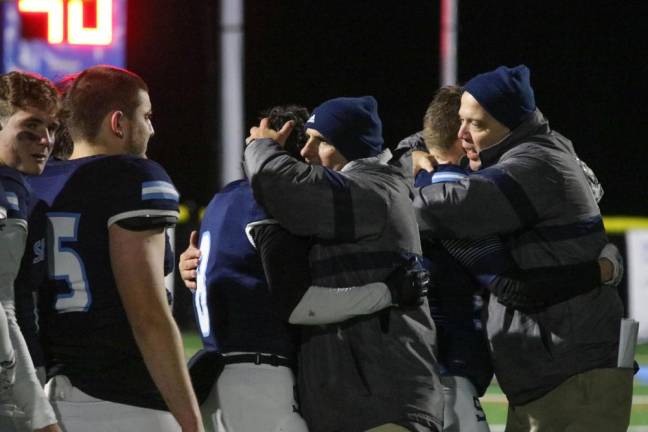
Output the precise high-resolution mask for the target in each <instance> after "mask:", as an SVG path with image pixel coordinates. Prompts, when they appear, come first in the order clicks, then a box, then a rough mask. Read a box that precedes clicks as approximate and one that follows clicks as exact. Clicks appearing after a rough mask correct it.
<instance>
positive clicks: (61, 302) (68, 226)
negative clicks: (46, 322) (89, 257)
mask: <svg viewBox="0 0 648 432" xmlns="http://www.w3.org/2000/svg"><path fill="white" fill-rule="evenodd" d="M80 218H81V215H80V214H79V213H47V220H48V242H47V245H48V250H47V253H48V271H49V277H50V279H55V280H62V281H64V282H65V284H66V285H67V288H68V292H66V293H62V294H58V295H57V296H56V303H55V304H54V308H55V309H56V311H57V312H59V313H67V312H86V311H87V310H88V309H89V308H90V304H91V303H92V296H91V294H90V290H89V285H88V278H87V276H86V272H85V267H84V265H83V261H82V260H81V257H80V256H79V254H78V253H77V251H75V250H74V249H73V248H71V247H69V246H66V243H69V242H75V241H76V240H77V230H78V229H79V220H80Z"/></svg>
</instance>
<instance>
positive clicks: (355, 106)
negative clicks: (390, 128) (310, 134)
mask: <svg viewBox="0 0 648 432" xmlns="http://www.w3.org/2000/svg"><path fill="white" fill-rule="evenodd" d="M304 126H305V128H306V129H309V128H310V129H315V130H316V131H317V132H319V133H320V134H322V135H323V136H324V138H326V141H327V142H328V143H329V144H331V145H332V146H334V147H335V148H336V149H337V150H338V151H339V152H340V153H342V155H343V156H344V157H345V158H346V159H347V160H348V161H352V160H355V159H362V158H366V157H371V156H375V155H377V154H378V153H380V152H381V151H382V148H383V137H382V122H381V121H380V117H379V116H378V102H376V99H374V98H373V96H363V97H342V98H336V99H330V100H327V101H326V102H324V103H323V104H321V105H320V106H318V107H317V108H315V109H314V110H313V115H312V116H311V118H309V119H308V121H307V122H306V124H305V125H304Z"/></svg>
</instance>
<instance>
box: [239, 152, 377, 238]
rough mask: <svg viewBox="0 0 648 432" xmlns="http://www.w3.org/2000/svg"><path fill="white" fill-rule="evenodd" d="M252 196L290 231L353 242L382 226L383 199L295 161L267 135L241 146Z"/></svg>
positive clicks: (349, 178)
mask: <svg viewBox="0 0 648 432" xmlns="http://www.w3.org/2000/svg"><path fill="white" fill-rule="evenodd" d="M245 169H246V172H247V175H248V178H249V179H250V184H251V186H252V190H253V192H254V197H255V198H256V199H257V200H258V202H259V203H260V204H261V205H263V206H264V207H265V208H266V210H267V211H268V212H269V213H270V214H271V215H272V217H274V218H275V219H276V220H277V221H279V223H280V224H281V225H282V226H283V227H284V228H286V229H287V230H288V231H290V232H292V233H293V234H296V235H300V236H316V237H318V238H321V239H335V240H337V241H349V242H350V241H354V240H357V239H359V238H362V237H365V236H371V235H376V234H378V233H380V232H381V231H382V229H383V225H384V221H385V219H386V218H385V214H386V212H387V205H386V200H385V199H384V198H383V197H381V196H380V195H379V192H377V191H376V190H375V188H371V187H363V186H362V185H361V184H360V183H359V182H357V181H356V180H355V179H354V178H353V176H349V175H345V174H341V173H340V172H336V171H332V170H330V169H327V168H324V167H322V166H315V165H309V164H307V163H304V162H301V161H299V160H297V159H295V158H293V157H292V156H290V155H289V154H288V153H287V152H285V151H283V150H282V149H281V147H280V146H279V144H277V143H276V142H274V141H272V140H270V139H258V140H255V141H253V142H252V143H250V145H248V146H247V148H246V149H245Z"/></svg>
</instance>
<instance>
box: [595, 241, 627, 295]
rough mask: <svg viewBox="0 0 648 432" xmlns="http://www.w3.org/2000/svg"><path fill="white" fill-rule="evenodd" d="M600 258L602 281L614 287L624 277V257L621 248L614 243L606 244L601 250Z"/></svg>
mask: <svg viewBox="0 0 648 432" xmlns="http://www.w3.org/2000/svg"><path fill="white" fill-rule="evenodd" d="M598 260H599V268H600V271H601V282H603V284H605V285H607V286H612V287H615V286H617V285H619V283H620V282H621V279H623V257H622V256H621V252H619V249H618V248H617V247H616V246H615V245H613V244H612V243H608V244H606V245H605V247H603V250H601V253H600V254H599V259H598Z"/></svg>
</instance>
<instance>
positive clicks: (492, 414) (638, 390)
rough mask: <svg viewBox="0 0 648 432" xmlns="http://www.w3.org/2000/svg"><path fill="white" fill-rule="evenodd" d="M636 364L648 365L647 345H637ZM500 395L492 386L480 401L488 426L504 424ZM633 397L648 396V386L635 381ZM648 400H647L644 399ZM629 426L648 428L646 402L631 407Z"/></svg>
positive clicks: (504, 417)
mask: <svg viewBox="0 0 648 432" xmlns="http://www.w3.org/2000/svg"><path fill="white" fill-rule="evenodd" d="M635 359H636V361H637V363H639V364H642V365H648V344H644V345H639V346H638V347H637V354H636V356H635ZM501 394H502V390H501V389H500V388H499V386H498V385H497V384H495V383H494V384H492V385H491V386H490V387H489V388H488V391H487V392H486V398H485V399H486V400H485V401H482V407H483V408H484V411H485V412H486V418H487V419H488V423H490V424H505V423H506V407H507V404H506V400H505V399H504V398H502V400H499V398H497V396H498V395H501ZM634 395H635V396H648V385H646V384H643V385H642V384H639V383H638V382H637V381H635V385H634ZM491 398H493V399H495V398H497V399H498V400H497V401H494V402H489V401H488V399H491ZM646 399H648V398H646ZM630 424H631V425H632V426H648V400H646V401H643V400H640V401H636V402H635V403H634V404H633V405H632V416H631V417H630Z"/></svg>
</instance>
